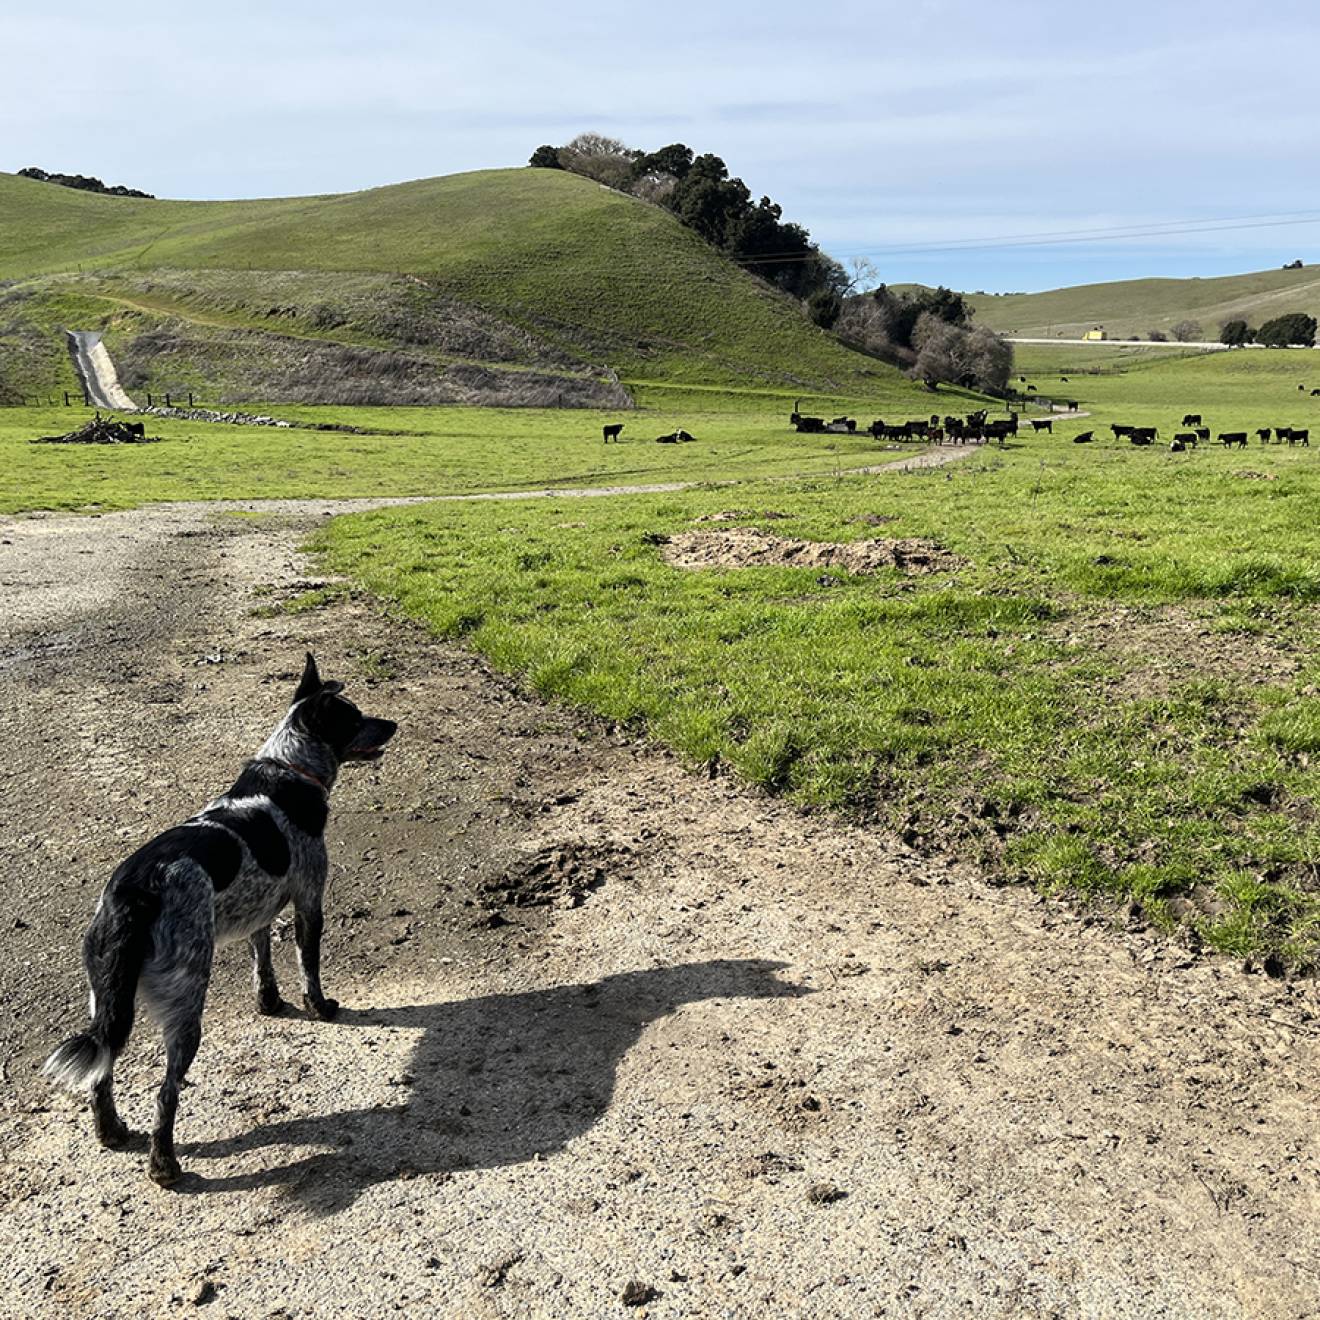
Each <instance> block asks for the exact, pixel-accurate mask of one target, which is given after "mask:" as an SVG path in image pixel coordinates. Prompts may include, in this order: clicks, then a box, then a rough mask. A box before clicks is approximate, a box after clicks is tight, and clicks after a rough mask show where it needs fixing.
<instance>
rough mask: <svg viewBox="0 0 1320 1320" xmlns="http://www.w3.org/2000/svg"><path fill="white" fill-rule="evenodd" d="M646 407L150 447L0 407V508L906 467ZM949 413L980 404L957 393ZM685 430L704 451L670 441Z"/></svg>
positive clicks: (722, 412) (386, 422) (743, 423)
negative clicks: (83, 440) (68, 440)
mask: <svg viewBox="0 0 1320 1320" xmlns="http://www.w3.org/2000/svg"><path fill="white" fill-rule="evenodd" d="M638 396H639V399H640V400H641V402H642V405H643V406H642V407H640V408H638V409H637V410H635V411H631V412H622V413H619V414H617V416H616V417H615V418H614V420H619V421H622V422H623V423H624V432H623V437H622V443H619V444H610V445H606V444H603V443H602V440H601V425H602V420H608V419H610V415H608V414H603V413H601V412H599V411H595V410H584V409H577V410H575V409H539V408H507V409H496V408H457V407H456V408H313V407H301V408H300V407H278V408H272V410H271V411H272V412H273V413H274V414H275V415H276V416H278V417H281V418H284V419H287V420H290V421H302V422H308V423H312V424H315V423H317V422H333V423H345V424H348V425H356V426H360V427H362V428H364V429H366V428H369V429H370V430H372V431H377V432H379V431H387V432H388V431H394V432H399V434H365V435H353V434H346V433H342V432H333V431H315V430H310V429H300V428H299V429H295V428H290V429H287V430H285V429H272V428H267V427H255V426H232V425H225V424H220V423H205V422H188V421H179V420H172V419H162V418H147V419H146V422H147V426H148V434H150V435H153V436H160V437H161V443H159V444H150V445H38V444H32V443H31V440H32V438H33V437H34V436H41V435H59V434H63V433H65V432H67V431H70V430H72V429H73V428H74V427H76V426H78V425H79V424H81V423H82V422H83V421H84V420H85V419H86V418H87V417H89V416H90V415H91V414H90V412H88V411H87V410H85V409H83V408H81V407H79V408H63V407H59V408H41V409H37V408H0V512H6V513H13V512H17V511H20V510H24V509H79V508H87V507H89V506H94V507H96V508H98V509H113V508H130V507H133V506H136V505H139V504H144V503H151V502H155V501H161V500H216V499H256V498H286V499H293V498H301V497H323V498H330V497H334V496H341V497H348V496H361V497H369V496H381V495H445V494H461V493H464V492H470V491H479V490H519V489H528V488H539V487H543V486H604V485H644V484H650V483H654V482H661V481H718V480H740V479H745V478H748V477H754V476H791V475H794V474H810V473H819V472H835V471H839V470H842V469H846V468H850V467H859V466H865V465H868V464H871V463H875V462H884V461H886V460H890V459H893V458H898V457H902V456H903V453H910V452H912V451H913V446H906V447H905V449H904V450H903V451H902V452H900V451H898V450H895V449H893V448H892V447H891V448H889V449H882V448H881V446H879V445H877V444H876V442H875V441H873V440H872V439H871V437H870V436H868V435H860V434H859V435H854V436H850V435H798V434H797V433H796V432H794V431H793V430H792V429H791V428H790V427H789V425H788V420H787V418H788V414H789V412H790V411H791V410H792V407H793V402H794V399H793V398H792V397H791V396H787V395H777V394H773V393H766V392H751V391H744V392H741V393H737V394H731V393H728V392H725V391H720V390H714V389H709V390H698V389H691V388H675V387H672V386H671V387H651V386H641V387H639V389H638ZM908 402H909V395H908V392H907V391H906V389H902V390H899V391H896V392H895V394H894V395H891V396H889V397H888V398H886V397H885V396H880V397H878V398H871V399H867V400H856V399H853V400H849V399H843V398H830V397H826V396H809V397H806V398H804V399H803V403H804V405H805V404H808V403H810V405H811V406H812V407H815V408H819V409H821V410H822V411H828V412H829V413H830V415H831V416H836V415H840V414H843V413H845V412H846V413H850V414H852V415H854V416H857V417H859V418H860V419H861V421H862V425H863V426H864V425H866V423H867V422H868V421H869V420H870V418H871V417H872V416H874V415H876V414H877V412H879V413H884V412H888V413H889V415H890V416H893V417H900V416H902V417H906V416H921V415H922V413H921V411H920V410H908V409H906V408H905V407H903V406H902V405H906V404H907V403H908ZM948 402H949V404H950V406H960V407H966V406H967V400H966V399H965V398H963V399H957V400H955V399H954V397H953V396H949V398H948ZM678 427H683V428H684V429H686V430H687V431H689V432H690V433H692V434H693V435H695V436H696V437H697V442H696V443H694V444H678V445H660V444H656V443H654V440H655V437H656V436H657V435H662V434H667V433H669V432H672V431H673V430H675V429H676V428H678Z"/></svg>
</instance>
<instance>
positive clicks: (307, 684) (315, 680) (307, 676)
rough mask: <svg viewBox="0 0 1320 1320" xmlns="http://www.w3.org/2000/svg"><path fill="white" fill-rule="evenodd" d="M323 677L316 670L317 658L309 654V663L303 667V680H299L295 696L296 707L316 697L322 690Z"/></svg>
mask: <svg viewBox="0 0 1320 1320" xmlns="http://www.w3.org/2000/svg"><path fill="white" fill-rule="evenodd" d="M321 686H322V684H321V675H320V674H319V673H318V672H317V669H316V657H315V656H314V655H313V654H312V653H311V652H310V651H308V652H307V663H306V664H305V665H304V666H303V672H302V678H300V679H299V680H298V689H297V691H296V692H295V693H294V694H293V700H294V703H295V705H296V704H297V703H298V702H300V701H303V700H305V699H306V698H307V697H314V696H315V695H316V694H317V693H318V692H319V691H320V690H321Z"/></svg>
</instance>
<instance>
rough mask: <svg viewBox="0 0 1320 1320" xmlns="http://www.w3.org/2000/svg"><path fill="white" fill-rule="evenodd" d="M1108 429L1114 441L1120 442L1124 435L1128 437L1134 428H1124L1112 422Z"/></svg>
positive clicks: (1121, 424)
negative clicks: (1112, 434)
mask: <svg viewBox="0 0 1320 1320" xmlns="http://www.w3.org/2000/svg"><path fill="white" fill-rule="evenodd" d="M1109 429H1110V430H1111V431H1112V432H1113V433H1114V439H1115V440H1121V439H1122V438H1123V437H1124V436H1125V435H1127V436H1130V435H1131V434H1132V432H1133V431H1134V430H1136V427H1134V426H1126V425H1124V423H1122V422H1112V423H1111V424H1110V427H1109Z"/></svg>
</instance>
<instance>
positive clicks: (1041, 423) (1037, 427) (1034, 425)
mask: <svg viewBox="0 0 1320 1320" xmlns="http://www.w3.org/2000/svg"><path fill="white" fill-rule="evenodd" d="M1027 420H1028V421H1029V422H1030V423H1031V429H1032V430H1033V431H1048V432H1049V433H1050V434H1051V435H1053V434H1054V418H1052V417H1028V418H1027Z"/></svg>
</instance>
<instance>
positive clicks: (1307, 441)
mask: <svg viewBox="0 0 1320 1320" xmlns="http://www.w3.org/2000/svg"><path fill="white" fill-rule="evenodd" d="M1293 439H1294V440H1296V441H1297V443H1298V444H1299V445H1305V446H1306V447H1307V448H1308V449H1310V447H1311V432H1310V431H1309V430H1301V431H1294V432H1293Z"/></svg>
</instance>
